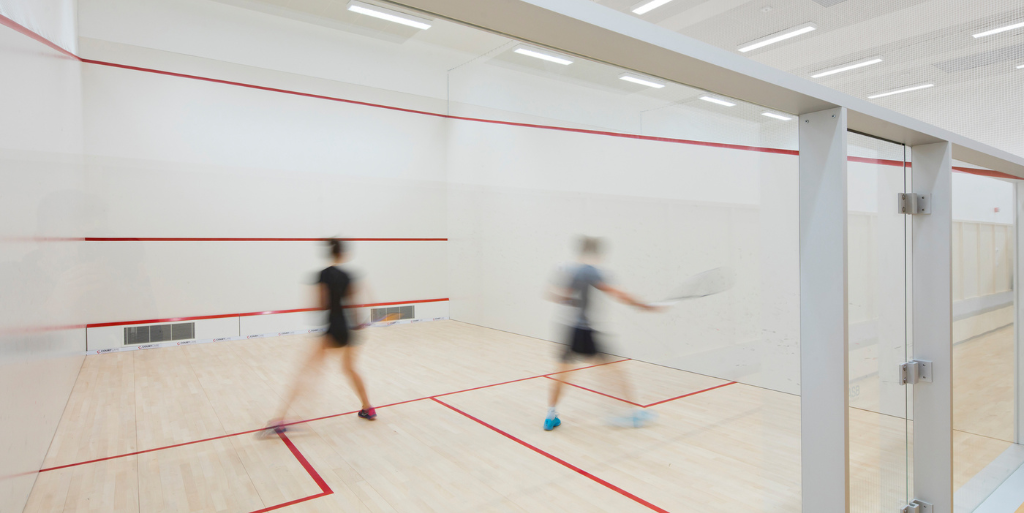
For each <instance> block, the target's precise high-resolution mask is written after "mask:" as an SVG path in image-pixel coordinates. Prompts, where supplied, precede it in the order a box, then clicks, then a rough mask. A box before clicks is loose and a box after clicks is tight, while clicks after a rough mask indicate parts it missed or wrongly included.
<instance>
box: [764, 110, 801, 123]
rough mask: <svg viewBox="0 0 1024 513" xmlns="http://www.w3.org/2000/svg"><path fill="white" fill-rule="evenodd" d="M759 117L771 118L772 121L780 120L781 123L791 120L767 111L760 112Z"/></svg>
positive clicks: (788, 117)
mask: <svg viewBox="0 0 1024 513" xmlns="http://www.w3.org/2000/svg"><path fill="white" fill-rule="evenodd" d="M761 115H762V116H767V117H769V118H772V119H781V120H782V121H789V120H791V119H793V118H792V117H791V116H783V115H782V114H776V113H774V112H768V111H765V112H762V113H761Z"/></svg>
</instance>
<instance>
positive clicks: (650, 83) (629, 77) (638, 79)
mask: <svg viewBox="0 0 1024 513" xmlns="http://www.w3.org/2000/svg"><path fill="white" fill-rule="evenodd" d="M619 80H625V81H626V82H632V83H634V84H640V85H645V86H647V87H653V88H655V89H661V88H662V87H665V84H663V83H661V82H657V81H655V80H654V79H652V78H647V77H643V76H640V75H634V74H632V73H623V74H621V75H619Z"/></svg>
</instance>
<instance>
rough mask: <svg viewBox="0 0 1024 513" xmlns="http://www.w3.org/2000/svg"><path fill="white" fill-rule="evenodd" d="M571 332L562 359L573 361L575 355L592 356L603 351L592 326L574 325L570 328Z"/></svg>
mask: <svg viewBox="0 0 1024 513" xmlns="http://www.w3.org/2000/svg"><path fill="white" fill-rule="evenodd" d="M569 333H570V335H569V337H570V338H569V343H568V344H566V347H565V354H563V355H562V361H565V362H569V361H572V360H573V357H576V356H583V357H587V358H592V357H594V356H596V355H597V354H599V353H601V347H600V345H599V344H598V343H597V340H596V338H595V336H594V335H595V333H594V330H592V329H590V328H580V327H574V328H569Z"/></svg>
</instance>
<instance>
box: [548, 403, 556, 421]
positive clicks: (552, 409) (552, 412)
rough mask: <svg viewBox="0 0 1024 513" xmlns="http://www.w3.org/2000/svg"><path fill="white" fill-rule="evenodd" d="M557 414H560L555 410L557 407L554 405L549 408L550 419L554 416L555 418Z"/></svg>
mask: <svg viewBox="0 0 1024 513" xmlns="http://www.w3.org/2000/svg"><path fill="white" fill-rule="evenodd" d="M557 416H558V412H557V411H555V407H554V406H552V407H550V408H548V418H549V419H553V418H555V417H557Z"/></svg>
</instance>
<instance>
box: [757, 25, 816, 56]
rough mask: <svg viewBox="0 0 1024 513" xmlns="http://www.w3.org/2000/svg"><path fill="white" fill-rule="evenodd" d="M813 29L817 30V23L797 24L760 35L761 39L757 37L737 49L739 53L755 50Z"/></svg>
mask: <svg viewBox="0 0 1024 513" xmlns="http://www.w3.org/2000/svg"><path fill="white" fill-rule="evenodd" d="M815 30H818V26H817V25H815V24H813V23H804V24H803V25H799V26H796V27H793V28H791V29H786V30H783V31H782V32H779V33H776V34H772V35H770V36H767V37H762V38H761V39H757V40H754V41H751V42H749V43H746V44H743V45H741V46H740V47H739V51H740V52H741V53H746V52H749V51H751V50H757V49H758V48H762V47H765V46H768V45H770V44H775V43H778V42H779V41H785V40H787V39H789V38H793V37H796V36H799V35H802V34H806V33H808V32H813V31H815Z"/></svg>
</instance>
